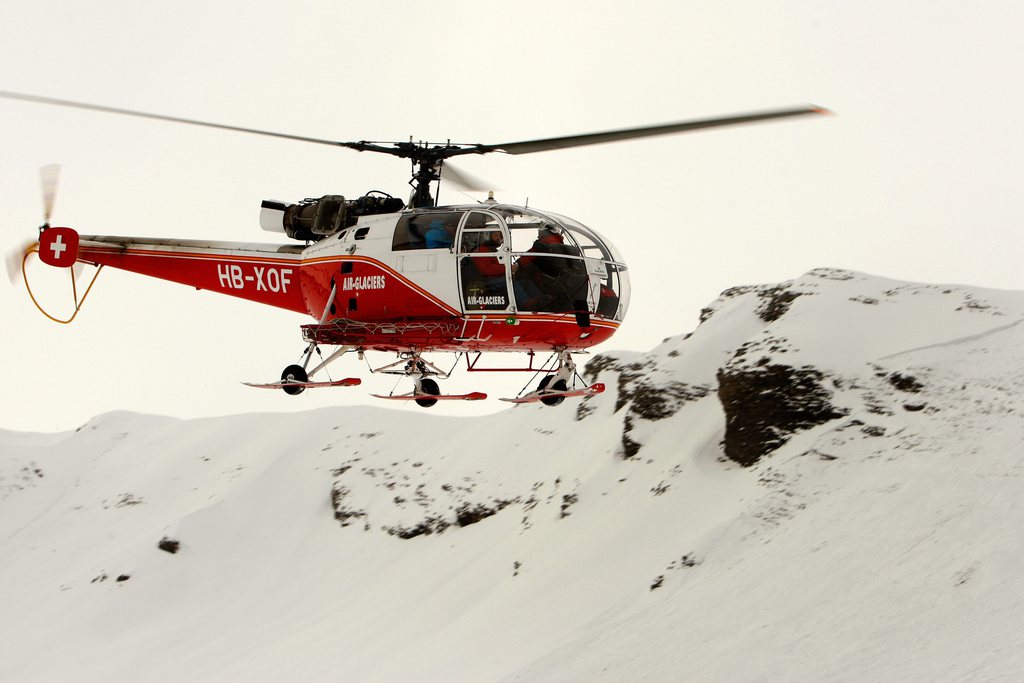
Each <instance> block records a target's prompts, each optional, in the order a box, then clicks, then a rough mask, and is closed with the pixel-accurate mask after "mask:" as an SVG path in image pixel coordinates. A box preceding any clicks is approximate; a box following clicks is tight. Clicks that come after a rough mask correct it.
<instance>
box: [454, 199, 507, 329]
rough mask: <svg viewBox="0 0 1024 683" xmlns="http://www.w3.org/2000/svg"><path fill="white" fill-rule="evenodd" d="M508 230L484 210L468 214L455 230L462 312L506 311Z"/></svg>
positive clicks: (499, 220) (496, 217) (494, 216)
mask: <svg viewBox="0 0 1024 683" xmlns="http://www.w3.org/2000/svg"><path fill="white" fill-rule="evenodd" d="M509 254H510V252H509V248H508V229H507V228H506V227H505V223H504V221H502V220H501V219H500V218H499V217H498V216H496V215H494V214H492V213H490V212H487V211H470V212H469V213H467V214H466V217H465V219H464V220H463V222H462V227H461V230H460V231H459V290H460V292H461V297H462V310H463V311H465V312H466V313H477V312H482V311H508V310H509V308H510V306H511V304H512V298H511V297H510V296H509V287H508V283H509V266H510V264H511V258H510V256H509Z"/></svg>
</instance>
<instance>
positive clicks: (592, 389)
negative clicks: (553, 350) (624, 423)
mask: <svg viewBox="0 0 1024 683" xmlns="http://www.w3.org/2000/svg"><path fill="white" fill-rule="evenodd" d="M603 391H604V384H601V383H600V382H598V383H596V384H591V385H590V386H589V387H583V388H581V389H569V390H567V391H549V390H547V389H540V390H538V391H533V392H530V393H529V394H526V395H525V396H520V397H519V398H502V399H499V400H501V401H507V402H508V403H536V402H537V401H543V400H544V399H546V398H547V399H557V398H573V397H576V396H595V395H597V394H600V393H601V392H603Z"/></svg>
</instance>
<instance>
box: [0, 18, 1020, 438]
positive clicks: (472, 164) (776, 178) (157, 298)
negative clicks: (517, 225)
mask: <svg viewBox="0 0 1024 683" xmlns="http://www.w3.org/2000/svg"><path fill="white" fill-rule="evenodd" d="M0 12H2V14H0V18H2V21H0V64H3V65H4V68H3V70H2V72H0V89H3V90H14V91H24V92H30V93H36V94H40V95H46V96H51V97H60V98H67V99H77V100H83V101H89V102H95V103H100V104H106V105H110V106H117V107H124V108H130V109H138V110H143V111H153V112H159V113H165V114H168V115H175V116H183V117H189V118H196V119H202V120H209V121H216V122H223V123H227V124H234V125H241V126H249V127H255V128H264V129H269V130H276V131H281V132H289V133H296V134H304V135H310V136H317V137H323V138H331V139H338V140H360V139H372V140H398V139H405V138H407V137H408V136H410V135H412V136H414V137H415V138H416V139H429V140H444V139H448V138H451V139H452V140H454V141H459V142H483V143H498V142H508V141H516V140H525V139H531V138H537V137H549V136H554V135H564V134H572V133H577V132H590V131H596V130H604V129H608V128H617V127H625V126H632V125H642V124H649V123H661V122H666V121H673V120H680V119H689V118H700V117H705V116H714V115H720V114H730V113H738V112H746V111H751V110H760V109H772V108H777V107H785V106H790V105H798V104H804V103H814V104H818V105H822V106H825V107H828V108H830V109H832V110H834V111H835V112H837V113H838V114H839V116H838V117H827V118H826V117H822V118H820V119H797V120H794V121H789V122H778V123H770V124H763V125H759V126H751V127H745V128H735V129H722V130H717V131H707V132H702V133H696V134H690V135H680V136H675V137H668V138H656V139H651V140H645V141H636V142H628V143H617V144H612V145H602V146H597V147H592V148H587V149H578V150H564V151H559V152H548V153H541V154H535V155H525V156H519V157H513V156H506V155H499V154H495V155H490V156H487V157H480V158H469V159H464V160H462V163H461V166H462V167H463V168H465V169H466V170H467V171H469V172H471V173H474V174H476V175H479V176H482V177H484V178H488V179H489V180H491V181H492V182H493V183H494V185H495V186H496V187H498V188H500V189H499V192H498V197H499V199H502V200H505V201H509V202H522V201H524V200H525V199H526V198H527V197H528V198H529V201H530V204H531V206H536V207H538V208H546V209H550V210H553V211H557V212H559V213H564V214H566V215H569V216H572V217H574V218H576V219H578V220H580V221H582V222H583V223H585V224H587V225H589V226H591V227H593V228H594V229H596V230H598V231H599V232H600V233H602V234H603V235H605V236H606V237H608V238H609V239H611V240H612V241H613V242H614V243H615V244H616V246H617V247H618V248H619V249H620V250H621V251H622V253H623V254H624V256H625V258H626V261H627V263H628V264H629V266H630V268H631V273H632V278H633V302H632V307H631V309H630V313H629V316H628V318H627V321H626V324H625V326H624V327H623V329H622V330H621V331H620V332H619V333H618V334H617V335H616V337H615V338H614V339H612V340H611V342H609V343H607V344H606V345H605V346H604V347H601V350H612V349H620V348H625V349H635V350H646V349H648V348H650V347H652V346H653V345H655V344H656V343H657V342H659V341H660V340H661V339H662V338H664V337H666V336H670V335H674V334H678V333H681V332H686V331H689V330H690V329H692V328H693V327H694V325H695V324H696V321H697V316H698V314H699V311H700V309H701V308H702V307H703V306H704V305H706V304H707V303H709V302H710V301H711V300H713V299H714V298H715V297H716V296H717V294H718V293H719V292H720V291H721V290H723V289H725V288H727V287H730V286H733V285H738V284H747V283H761V282H774V281H781V280H787V279H792V278H794V277H797V276H799V275H800V274H802V273H803V272H805V271H807V270H809V269H811V268H814V267H819V266H832V267H841V268H849V269H854V270H860V271H865V272H869V273H872V274H876V275H883V276H887V277H892V278H897V279H906V280H916V281H925V282H951V283H967V284H972V285H977V286H983V287H996V288H1007V289H1022V286H1021V282H1022V277H1024V276H1021V275H1020V268H1019V266H1018V261H1019V253H1020V251H1021V247H1022V246H1024V237H1021V231H1020V229H1019V228H1020V226H1021V224H1022V222H1024V221H1022V218H1024V207H1022V205H1021V202H1020V201H1019V199H1018V196H1017V195H1019V192H1016V191H1015V190H1016V184H1017V183H1018V182H1019V179H1020V178H1021V177H1024V168H1022V166H1024V126H1022V125H1021V121H1024V92H1022V91H1021V89H1020V88H1019V87H1018V86H1017V83H1016V78H1017V74H1018V73H1020V72H1021V71H1022V70H1024V42H1022V41H1021V40H1020V26H1021V25H1024V6H1021V5H1020V4H1019V3H1014V2H1009V1H1005V2H1003V1H993V2H983V3H976V4H974V5H973V6H970V7H969V6H967V5H966V4H964V3H960V2H946V1H940V2H937V1H935V0H931V1H929V2H923V1H917V0H913V1H905V2H901V3H891V2H878V1H873V0H871V1H864V2H858V3H836V2H810V1H806V2H802V1H780V2H757V3H755V2H719V3H714V4H713V5H709V4H708V3H696V2H678V1H675V2H645V1H643V0H641V1H638V2H632V3H621V2H614V3H613V2H604V1H599V2H595V1H592V0H591V1H588V2H562V3H542V2H532V1H525V2H518V3H515V4H502V5H497V4H495V5H489V4H486V3H474V2H450V1H439V2H433V3H416V2H394V3H370V2H348V3H337V2H326V1H322V2H316V1H307V2H294V3H290V4H288V5H287V6H285V5H282V4H281V3H279V2H275V3H270V2H263V1H258V2H245V3H240V2H239V3H226V2H225V3H218V4H215V5H213V6H207V3H201V2H193V1H191V0H186V1H183V2H178V3H171V4H168V3H138V2H127V1H125V2H120V1H104V0H97V2H94V3H90V5H89V6H88V7H86V6H85V5H82V4H79V3H70V2H44V1H39V0H34V1H33V2H20V1H18V2H15V1H10V2H6V3H4V4H3V5H2V9H0ZM0 145H2V146H0V149H2V150H3V153H2V155H0V193H2V195H0V200H2V203H3V206H4V214H3V218H2V220H0V241H2V243H3V246H4V249H5V250H6V249H8V248H11V247H13V246H15V245H16V244H18V243H19V242H20V241H22V240H24V239H26V238H30V237H32V236H33V235H34V233H35V228H36V226H37V225H38V224H39V222H40V214H41V208H40V207H41V203H40V199H39V188H38V179H37V169H38V167H39V166H42V165H43V164H46V163H52V162H60V163H62V164H63V167H64V168H63V176H62V179H61V187H60V192H59V195H58V199H57V206H56V212H55V215H54V223H55V224H67V225H71V226H73V227H75V228H77V229H78V230H80V231H81V232H83V233H86V234H91V233H97V234H115V235H116V234H125V235H150V236H165V237H195V238H212V239H225V240H253V241H272V240H268V238H269V237H272V236H271V235H269V234H267V233H263V232H261V231H260V230H259V227H258V224H257V215H258V209H259V202H260V200H262V199H264V198H276V199H282V200H288V201H294V200H296V199H299V198H302V197H307V196H320V195H323V194H328V193H331V194H344V195H346V196H352V197H354V196H358V195H360V194H363V193H364V192H365V191H367V190H370V189H382V190H386V191H389V192H391V193H392V194H396V195H401V196H404V195H405V194H406V190H407V188H406V185H405V182H406V180H407V176H408V165H407V164H406V162H403V161H401V160H395V159H391V158H387V157H375V156H371V155H367V154H358V153H355V152H352V151H348V150H341V149H333V148H329V147H321V146H317V145H303V144H301V143H294V142H287V141H281V140H270V139H263V138H260V137H256V136H247V135H242V134H233V133H228V132H220V131H213V130H203V129H197V128H193V127H189V126H174V125H171V124H163V123H158V122H149V121H142V120H135V119H130V118H123V117H113V116H107V115H102V114H95V113H90V112H79V111H72V110H65V109H58V108H51V107H44V106H40V105H31V104H24V103H17V102H0ZM464 199H465V197H463V196H461V195H459V194H457V193H454V192H448V193H444V192H442V200H443V201H450V202H460V201H463V200H464ZM34 272H35V273H36V274H43V273H42V270H41V269H39V268H37V269H36V270H35V271H34ZM0 290H2V291H0V310H2V311H3V316H4V334H3V335H2V341H0V349H2V356H3V358H5V359H6V361H7V367H6V369H5V374H6V376H7V377H8V382H9V386H8V389H7V391H6V392H5V395H6V396H7V398H6V399H5V401H4V405H3V411H2V412H0V427H4V428H10V429H22V430H54V429H66V428H70V427H74V426H77V425H78V424H80V423H82V422H84V421H85V420H87V419H88V418H89V417H91V416H92V415H95V414H97V413H101V412H105V411H108V410H115V409H127V410H134V411H142V412H154V413H162V414H169V415H176V416H184V417H188V416H197V415H211V414H222V413H235V412H248V411H280V410H295V409H307V408H312V407H317V406H321V405H333V404H339V403H345V402H355V403H369V402H373V401H375V399H372V398H369V397H368V396H367V393H368V392H367V391H365V390H364V389H365V388H367V387H368V388H371V389H374V390H381V389H383V390H384V391H387V390H389V389H390V387H391V385H392V380H391V379H387V380H385V381H384V382H383V384H381V383H380V382H379V381H377V380H374V381H372V382H366V383H365V384H364V387H362V388H356V389H339V390H325V391H321V392H320V393H318V394H314V393H312V392H307V393H306V394H305V395H303V396H301V397H299V398H291V397H286V396H283V395H281V394H280V392H261V391H258V390H255V389H249V388H246V387H243V386H241V385H240V384H238V382H239V381H242V380H264V379H266V380H272V379H275V378H276V377H277V376H278V375H279V373H280V369H281V368H282V367H283V366H284V365H286V364H288V363H290V362H293V361H294V360H295V358H296V356H297V354H298V352H299V351H300V350H301V347H302V345H301V341H300V338H299V331H298V325H299V324H301V323H304V322H307V321H306V320H305V319H304V318H302V317H300V316H296V315H294V314H289V313H286V312H281V311H276V310H274V309H270V308H263V307H260V306H258V305H256V304H252V303H248V302H244V301H241V300H234V299H231V298H229V297H219V296H217V295H214V294H212V293H208V292H202V293H198V292H195V291H194V290H191V289H188V288H185V287H181V286H178V285H173V284H170V283H165V282H161V281H158V280H150V279H147V278H143V277H141V276H135V275H131V274H127V273H118V272H116V271H108V270H104V272H103V274H102V275H101V277H100V280H99V282H98V284H97V285H96V290H95V291H94V293H93V295H92V297H91V299H90V301H89V302H88V303H87V304H86V306H85V308H84V310H83V312H82V313H81V315H80V316H79V320H77V321H76V322H75V323H74V324H73V325H71V326H59V325H56V324H54V323H51V322H49V321H47V320H45V319H43V318H42V317H41V316H40V315H39V314H38V313H37V312H36V311H35V309H34V307H33V306H32V305H31V303H30V302H29V301H28V298H27V296H26V295H25V292H24V290H23V288H21V287H18V288H10V287H6V286H4V287H3V288H0ZM378 360H379V361H382V362H383V361H385V360H389V359H387V358H386V357H384V356H378ZM448 362H450V361H449V360H448V357H447V356H445V357H442V364H444V363H448ZM335 368H336V370H335V372H334V376H335V377H337V376H342V375H353V374H360V375H361V376H363V377H364V378H365V377H366V374H367V373H366V372H365V367H363V368H362V372H360V367H359V366H357V365H356V363H355V361H354V360H351V361H345V362H344V363H343V364H339V365H337V366H335ZM526 379H527V378H526V377H520V376H516V378H515V379H512V380H509V379H508V378H504V377H495V376H489V375H470V376H467V375H465V373H463V374H460V375H458V376H456V377H455V378H453V379H452V380H449V381H448V383H447V384H446V385H445V388H446V389H448V390H451V391H458V390H484V391H487V392H488V393H490V394H491V395H492V396H497V395H502V394H507V393H509V391H511V392H514V391H515V390H517V389H518V388H519V386H520V385H521V384H522V383H523V382H525V381H526ZM509 383H511V384H512V385H514V386H513V387H512V388H511V389H507V390H506V389H502V388H501V387H507V386H508V385H509ZM503 406H504V404H500V403H498V402H496V401H489V402H488V405H487V406H484V407H481V406H479V405H472V404H460V405H455V406H450V405H443V406H442V405H439V406H437V407H435V408H432V409H431V410H435V411H438V412H449V413H470V414H471V413H473V412H479V411H480V410H483V409H485V410H493V409H496V408H499V407H503ZM408 409H410V410H414V409H415V410H418V408H416V407H415V406H410V407H409V408H408Z"/></svg>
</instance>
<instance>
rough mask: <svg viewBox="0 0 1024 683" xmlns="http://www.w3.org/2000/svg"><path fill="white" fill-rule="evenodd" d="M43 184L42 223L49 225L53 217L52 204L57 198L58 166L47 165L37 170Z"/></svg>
mask: <svg viewBox="0 0 1024 683" xmlns="http://www.w3.org/2000/svg"><path fill="white" fill-rule="evenodd" d="M39 178H40V180H41V181H42V184H43V222H44V223H46V224H47V225H49V223H50V216H52V215H53V202H54V201H55V200H56V198H57V180H58V179H59V178H60V164H48V165H46V166H43V167H42V168H40V169H39Z"/></svg>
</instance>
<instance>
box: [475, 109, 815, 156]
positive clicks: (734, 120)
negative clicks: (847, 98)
mask: <svg viewBox="0 0 1024 683" xmlns="http://www.w3.org/2000/svg"><path fill="white" fill-rule="evenodd" d="M831 113H832V112H830V111H829V110H828V109H823V108H821V107H816V106H814V105H807V106H804V107H797V108H794V109H781V110H777V111H766V112H758V113H752V114H738V115H736V116H726V117H721V118H714V119H699V120H696V121H679V122H677V123H665V124H662V125H659V126H644V127H641V128H622V129H619V130H609V131H604V132H602V133H585V134H583V135H568V136H566V137H560V138H545V139H543V140H525V141H523V142H506V143H503V144H500V145H481V147H482V148H483V149H482V150H481V153H484V152H491V151H501V152H506V153H508V154H531V153H533V152H546V151H549V150H553V149H565V148H566V147H582V146H584V145H600V144H603V143H606V142H617V141H619V140H631V139H633V138H647V137H653V136H655V135H669V134H671V133H684V132H687V131H691V130H699V129H702V128H717V127H719V126H735V125H738V124H741V123H754V122H756V121H767V120H769V119H781V118H787V117H791V116H806V115H808V114H831Z"/></svg>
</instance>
